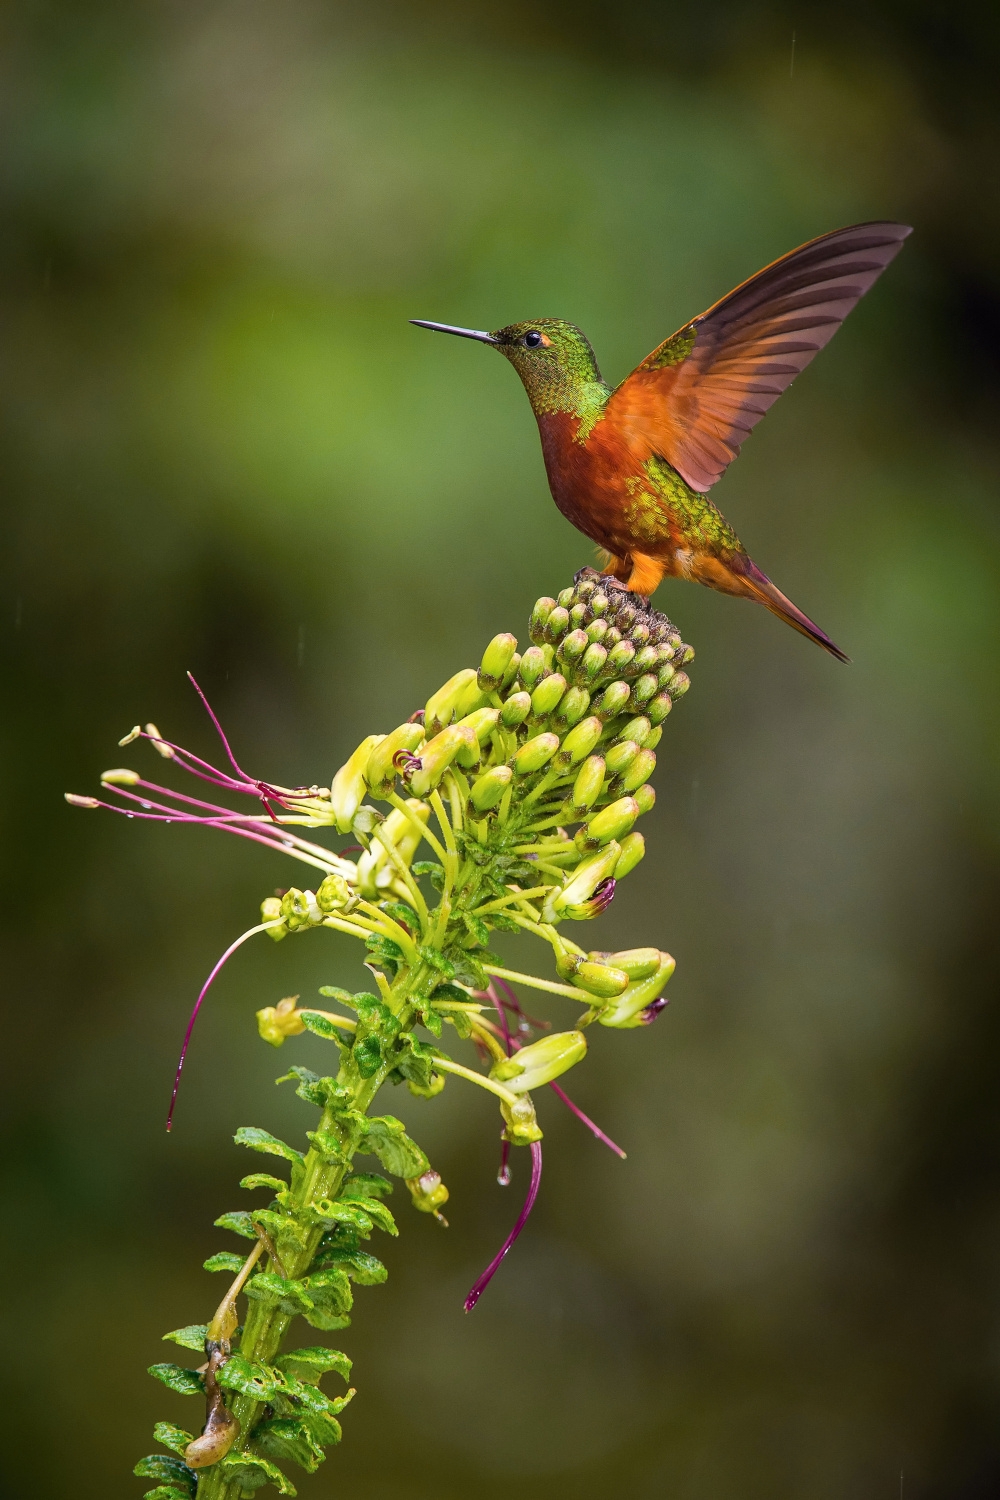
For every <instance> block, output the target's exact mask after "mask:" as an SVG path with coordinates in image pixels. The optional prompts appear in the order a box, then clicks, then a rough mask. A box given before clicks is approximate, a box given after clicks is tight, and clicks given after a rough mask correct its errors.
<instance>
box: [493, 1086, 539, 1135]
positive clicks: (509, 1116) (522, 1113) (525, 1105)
mask: <svg viewBox="0 0 1000 1500" xmlns="http://www.w3.org/2000/svg"><path fill="white" fill-rule="evenodd" d="M500 1113H501V1114H502V1115H503V1118H504V1123H505V1124H506V1126H507V1128H506V1130H505V1131H504V1138H505V1140H508V1141H510V1143H511V1145H512V1146H530V1145H531V1142H532V1141H540V1140H541V1138H542V1132H541V1130H539V1128H538V1120H537V1119H536V1117H535V1106H534V1105H533V1104H532V1102H531V1099H530V1098H529V1096H528V1095H527V1094H525V1095H524V1096H523V1097H520V1098H518V1101H517V1103H516V1104H508V1103H507V1101H506V1099H501V1101H500Z"/></svg>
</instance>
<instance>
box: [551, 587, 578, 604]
mask: <svg viewBox="0 0 1000 1500" xmlns="http://www.w3.org/2000/svg"><path fill="white" fill-rule="evenodd" d="M575 602H576V589H575V587H570V588H567V589H562V590H561V592H560V593H559V596H558V598H557V599H556V603H557V604H559V605H561V606H562V608H563V609H572V608H573V605H574V603H575Z"/></svg>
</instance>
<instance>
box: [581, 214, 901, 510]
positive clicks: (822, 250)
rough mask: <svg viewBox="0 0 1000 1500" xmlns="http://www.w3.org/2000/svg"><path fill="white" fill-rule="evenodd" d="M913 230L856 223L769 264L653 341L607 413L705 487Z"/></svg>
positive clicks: (696, 486)
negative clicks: (668, 334) (660, 340)
mask: <svg viewBox="0 0 1000 1500" xmlns="http://www.w3.org/2000/svg"><path fill="white" fill-rule="evenodd" d="M910 232H911V231H910V229H909V227H908V226H907V225H905V224H893V223H882V222H879V223H874V224H854V225H852V226H851V227H850V228H847V229H836V230H834V231H833V233H832V234H824V235H821V236H820V238H819V239H816V240H810V241H809V243H808V244H806V245H800V246H799V248H798V249H797V250H792V251H791V252H790V254H788V255H784V256H782V258H781V259H780V260H776V261H774V263H773V264H772V265H770V266H765V268H764V269H763V271H758V273H757V275H756V276H752V277H751V278H750V280H749V281H744V282H743V283H742V285H741V286H738V287H736V288H735V290H734V291H731V292H730V293H729V294H728V296H726V297H723V298H722V300H721V301H720V302H716V303H715V305H714V306H713V307H710V308H709V309H708V311H707V312H704V313H702V314H701V316H700V317H698V318H695V319H694V320H693V321H692V322H691V323H687V324H685V326H684V327H683V328H681V329H679V330H678V332H677V333H675V334H673V335H672V336H671V337H670V338H669V339H666V340H665V341H664V342H663V343H662V344H660V345H659V347H658V348H656V349H654V350H653V352H652V354H650V355H648V356H647V358H646V359H644V360H643V362H642V364H641V365H639V367H638V368H637V369H635V370H633V372H632V374H631V375H629V376H628V377H627V378H626V379H625V380H623V381H622V383H621V385H620V386H619V387H618V388H617V390H616V391H615V392H614V393H613V395H612V396H611V399H610V400H609V402H608V405H607V407H606V409H605V417H606V418H609V419H611V420H614V421H616V422H618V423H620V424H622V426H623V427H624V428H625V429H627V430H628V432H629V433H630V435H631V437H632V439H633V441H634V442H636V443H638V445H639V446H640V448H645V449H646V450H647V452H648V454H653V453H658V454H660V455H661V457H663V458H665V459H666V460H667V462H668V463H669V464H671V465H672V466H673V467H674V468H675V469H676V470H677V471H678V473H679V474H681V476H682V477H683V478H684V479H685V480H686V481H687V483H688V484H689V485H690V486H691V488H692V489H695V490H699V491H701V492H702V493H704V492H705V491H706V490H708V489H710V488H711V487H712V485H713V484H714V483H715V481H716V480H717V479H718V478H719V476H720V475H721V474H722V473H723V471H724V470H725V469H726V468H727V466H728V465H729V464H730V463H732V461H733V459H734V458H735V457H736V456H737V454H738V453H739V451H740V445H741V443H743V442H744V441H745V439H746V437H747V436H748V435H749V433H750V432H751V431H752V430H753V428H754V427H755V426H756V424H757V423H758V422H759V421H760V419H761V417H762V416H764V414H765V412H767V411H768V410H769V408H770V407H771V406H773V404H774V402H775V401H776V400H777V399H778V397H779V396H780V395H781V394H782V392H783V391H785V390H787V389H788V387H789V385H791V383H792V381H793V380H794V379H795V377H796V376H797V375H800V374H801V373H802V371H803V370H804V369H805V367H806V365H808V364H809V362H810V360H812V359H813V358H814V357H815V356H816V355H817V354H818V353H819V351H820V349H822V348H823V347H824V346H825V345H826V344H828V343H829V342H830V339H831V338H832V337H833V335H834V334H835V333H836V331H837V329H838V328H839V327H840V325H841V323H842V322H843V321H844V319H845V318H846V317H847V314H848V313H849V312H850V311H851V308H852V307H854V306H855V305H856V304H857V303H858V301H859V300H860V299H861V298H862V297H863V296H864V294H865V292H867V291H868V289H869V287H871V286H872V284H873V283H874V282H875V280H876V279H877V278H878V277H879V276H880V275H881V274H882V272H883V271H884V270H885V268H886V266H887V265H888V264H889V262H890V261H891V260H892V259H893V258H894V257H895V256H896V255H897V254H898V253H899V251H900V249H901V248H902V244H903V241H904V240H905V239H906V237H907V235H908V234H909V233H910Z"/></svg>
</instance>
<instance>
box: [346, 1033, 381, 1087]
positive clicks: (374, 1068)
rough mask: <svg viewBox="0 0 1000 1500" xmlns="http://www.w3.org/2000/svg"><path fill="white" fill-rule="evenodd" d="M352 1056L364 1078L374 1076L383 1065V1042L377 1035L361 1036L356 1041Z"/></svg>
mask: <svg viewBox="0 0 1000 1500" xmlns="http://www.w3.org/2000/svg"><path fill="white" fill-rule="evenodd" d="M351 1056H352V1057H353V1058H354V1065H355V1067H356V1068H357V1070H358V1072H359V1073H360V1074H361V1076H362V1078H374V1076H375V1074H376V1073H377V1072H378V1070H379V1068H380V1067H381V1066H382V1044H381V1042H380V1041H379V1039H378V1037H377V1036H374V1035H372V1036H366V1037H361V1038H360V1039H359V1040H358V1041H356V1042H355V1044H354V1048H353V1051H352V1053H351Z"/></svg>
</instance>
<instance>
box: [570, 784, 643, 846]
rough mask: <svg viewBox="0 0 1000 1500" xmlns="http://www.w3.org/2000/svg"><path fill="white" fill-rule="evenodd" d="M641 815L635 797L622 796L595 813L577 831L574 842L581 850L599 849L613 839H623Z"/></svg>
mask: <svg viewBox="0 0 1000 1500" xmlns="http://www.w3.org/2000/svg"><path fill="white" fill-rule="evenodd" d="M638 816H639V806H638V803H637V802H636V801H635V799H634V798H633V797H620V798H619V799H618V801H617V802H611V803H609V804H608V806H607V807H602V808H601V810H600V812H598V813H595V814H594V816H593V817H592V818H591V820H590V822H589V823H587V824H586V825H585V826H584V827H583V828H581V829H579V830H578V831H577V835H576V838H575V839H574V841H573V842H574V843H575V844H576V847H577V848H578V849H580V850H590V849H599V848H600V847H601V846H602V845H603V844H607V843H609V842H610V840H611V839H619V840H620V839H623V838H624V837H625V835H626V834H627V833H628V832H629V831H630V830H631V828H632V824H633V823H634V822H635V820H636V818H637V817H638Z"/></svg>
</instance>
